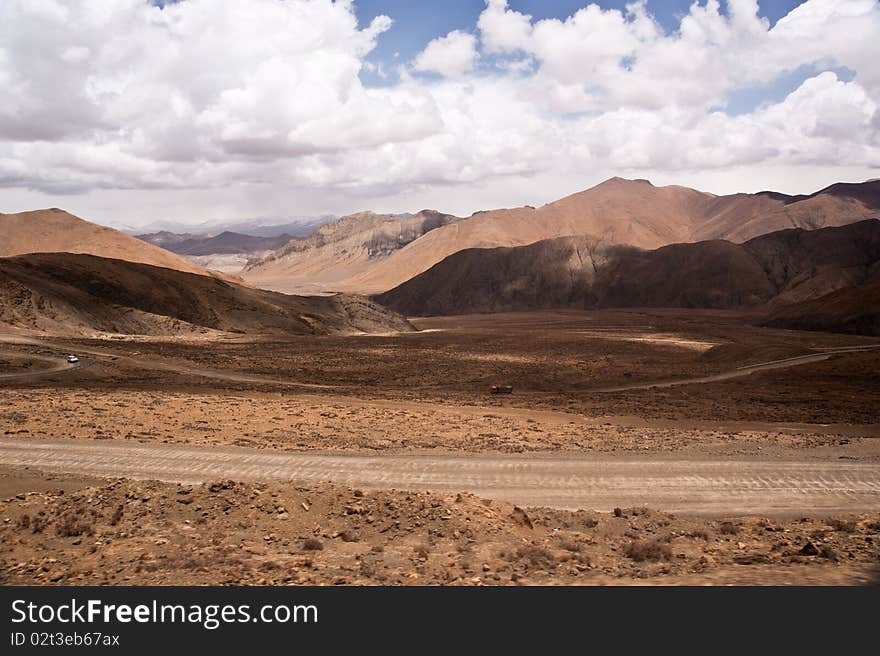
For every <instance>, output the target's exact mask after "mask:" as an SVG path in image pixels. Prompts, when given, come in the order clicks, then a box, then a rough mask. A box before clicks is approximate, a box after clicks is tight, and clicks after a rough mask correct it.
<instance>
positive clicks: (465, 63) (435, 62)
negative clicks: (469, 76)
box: [413, 30, 477, 77]
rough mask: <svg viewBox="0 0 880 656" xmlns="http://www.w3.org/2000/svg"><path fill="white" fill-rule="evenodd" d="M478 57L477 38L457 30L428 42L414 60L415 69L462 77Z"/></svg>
mask: <svg viewBox="0 0 880 656" xmlns="http://www.w3.org/2000/svg"><path fill="white" fill-rule="evenodd" d="M476 59H477V38H476V37H475V36H474V35H473V34H468V33H467V32H461V31H459V30H455V31H454V32H450V33H449V34H447V35H446V36H443V37H438V38H436V39H434V40H432V41H431V42H430V43H428V45H427V47H426V48H425V49H424V50H423V51H422V52H420V53H419V54H418V56H417V57H416V59H415V61H414V62H413V69H414V70H416V71H422V72H433V73H439V74H440V75H443V76H445V77H461V76H462V75H464V74H465V73H469V72H470V71H472V70H473V68H474V62H475V61H476Z"/></svg>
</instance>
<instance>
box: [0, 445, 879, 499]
mask: <svg viewBox="0 0 880 656" xmlns="http://www.w3.org/2000/svg"><path fill="white" fill-rule="evenodd" d="M0 464H6V465H14V466H29V467H34V468H37V469H42V470H46V471H52V472H63V473H71V474H81V475H94V476H106V477H124V478H134V479H159V480H163V481H170V482H181V483H199V482H204V481H209V480H218V479H228V478H232V479H237V480H251V481H260V480H263V481H265V480H295V481H301V482H318V481H333V482H336V483H342V484H347V485H351V486H357V487H363V488H373V489H380V488H384V489H388V488H396V489H414V490H415V489H418V490H426V489H430V490H435V491H439V492H462V491H466V492H473V493H475V494H478V495H481V496H485V497H491V498H498V499H504V500H507V501H511V502H513V503H517V504H519V505H525V506H551V507H557V508H565V509H577V508H589V509H594V510H606V511H607V510H610V509H611V508H613V507H615V506H621V507H627V506H651V507H653V508H658V509H662V510H667V511H670V512H681V513H688V514H704V515H734V514H760V515H797V514H807V513H809V514H816V513H835V512H857V511H860V512H862V511H878V510H880V464H877V463H855V462H836V461H833V462H821V461H813V462H790V461H779V462H777V461H754V460H736V461H715V460H702V459H689V460H684V459H637V458H633V457H616V458H615V457H611V456H608V455H607V454H603V455H598V454H597V455H595V456H593V455H589V454H586V455H581V456H572V455H570V454H564V455H562V454H561V455H555V454H554V455H550V454H539V455H526V456H519V455H514V456H508V455H503V456H502V455H497V456H496V455H439V456H438V455H424V454H413V455H397V454H395V455H374V454H361V453H358V454H329V453H312V452H309V453H296V452H286V451H284V452H280V451H275V452H268V451H259V450H254V449H250V450H249V449H241V448H234V447H195V446H185V445H167V444H129V443H118V442H107V441H72V440H71V441H61V440H56V441H43V440H28V439H4V440H0Z"/></svg>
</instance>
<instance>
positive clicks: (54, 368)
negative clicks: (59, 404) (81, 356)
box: [0, 351, 81, 381]
mask: <svg viewBox="0 0 880 656" xmlns="http://www.w3.org/2000/svg"><path fill="white" fill-rule="evenodd" d="M0 357H6V358H11V359H18V360H37V361H39V362H46V363H48V364H49V365H50V366H49V367H47V368H45V369H35V370H33V371H21V372H17V373H14V374H0V380H23V381H27V380H35V379H37V378H41V377H43V376H50V375H52V374H57V373H58V372H59V371H67V370H68V369H75V368H76V367H78V366H80V364H81V363H79V362H68V361H67V358H51V357H48V356H45V355H31V354H28V353H20V352H18V351H0Z"/></svg>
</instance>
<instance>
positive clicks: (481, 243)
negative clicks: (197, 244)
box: [241, 178, 880, 293]
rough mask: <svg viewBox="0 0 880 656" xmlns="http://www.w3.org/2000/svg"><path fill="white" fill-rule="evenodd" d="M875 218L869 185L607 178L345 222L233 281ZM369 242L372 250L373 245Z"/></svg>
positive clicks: (393, 272)
mask: <svg viewBox="0 0 880 656" xmlns="http://www.w3.org/2000/svg"><path fill="white" fill-rule="evenodd" d="M878 211H880V182H878V181H869V182H865V183H859V184H846V183H840V184H835V185H831V186H830V187H827V188H826V189H823V190H821V191H819V192H816V193H814V194H810V195H803V196H788V195H785V194H780V193H775V192H760V193H757V194H733V195H729V196H716V195H713V194H708V193H705V192H700V191H696V190H694V189H689V188H687V187H680V186H667V187H656V186H654V185H653V184H651V183H650V182H649V181H647V180H624V179H622V178H612V179H610V180H607V181H605V182H603V183H602V184H600V185H597V186H596V187H593V188H591V189H588V190H586V191H582V192H579V193H576V194H573V195H571V196H568V197H566V198H563V199H561V200H558V201H555V202H553V203H549V204H547V205H544V206H542V207H539V208H533V207H520V208H515V209H500V210H490V211H484V212H477V213H475V214H473V215H472V216H470V217H468V218H457V217H454V216H451V215H445V214H440V213H438V212H433V211H423V212H419V213H418V214H415V215H412V216H402V217H395V216H389V215H375V214H372V213H365V214H358V215H352V216H349V217H344V218H343V219H340V220H339V221H338V222H337V223H334V224H328V225H325V226H323V227H321V228H320V229H319V230H318V231H317V232H316V233H315V234H313V235H312V236H310V237H308V238H305V239H297V240H293V241H291V242H290V243H288V244H287V245H286V246H284V247H283V248H281V249H279V250H278V251H275V252H274V253H272V254H271V255H269V256H267V257H265V258H263V259H262V260H259V261H256V262H252V263H251V264H250V265H248V266H247V267H246V268H245V269H244V270H243V271H242V272H241V275H242V276H243V277H244V278H245V279H246V280H249V281H251V282H252V283H254V284H256V285H258V286H262V287H268V288H272V289H279V290H282V291H298V292H318V291H321V292H328V291H347V292H354V293H381V292H384V291H387V290H390V289H392V288H394V287H396V286H398V285H400V284H402V283H404V282H405V281H407V280H409V279H411V278H413V277H414V276H417V275H419V274H420V273H422V272H424V271H426V270H428V269H429V268H430V267H432V266H433V265H435V264H437V263H438V262H440V261H442V260H443V259H444V258H446V257H448V256H449V255H452V254H454V253H457V252H459V251H463V250H466V249H471V248H493V247H513V246H525V245H528V244H533V243H535V242H539V241H542V240H545V239H552V238H556V237H571V236H581V237H587V238H589V239H590V240H592V242H593V243H594V244H596V245H608V246H610V245H628V246H634V247H638V248H643V249H654V248H659V247H661V246H665V245H669V244H674V243H688V242H696V241H703V240H711V239H724V240H728V241H731V242H737V243H738V242H743V241H747V240H748V239H751V238H752V237H756V236H758V235H761V234H765V233H767V232H772V231H775V230H780V229H784V228H804V229H809V230H813V229H816V228H821V227H825V226H836V225H844V224H847V223H851V222H853V221H859V220H861V219H865V218H873V217H875V216H877V215H878ZM377 241H378V242H379V243H380V244H381V247H379V248H375V247H374V246H375V244H376V242H377Z"/></svg>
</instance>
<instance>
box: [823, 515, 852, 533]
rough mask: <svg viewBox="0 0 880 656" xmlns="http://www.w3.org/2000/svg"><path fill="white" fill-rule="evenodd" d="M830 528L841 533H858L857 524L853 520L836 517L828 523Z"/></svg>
mask: <svg viewBox="0 0 880 656" xmlns="http://www.w3.org/2000/svg"><path fill="white" fill-rule="evenodd" d="M828 526H830V527H831V528H833V529H834V530H835V531H840V532H841V533H855V531H856V522H855V520H852V519H841V518H837V517H835V518H834V519H830V520H829V521H828Z"/></svg>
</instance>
